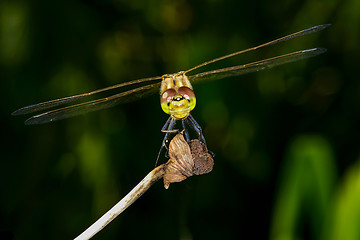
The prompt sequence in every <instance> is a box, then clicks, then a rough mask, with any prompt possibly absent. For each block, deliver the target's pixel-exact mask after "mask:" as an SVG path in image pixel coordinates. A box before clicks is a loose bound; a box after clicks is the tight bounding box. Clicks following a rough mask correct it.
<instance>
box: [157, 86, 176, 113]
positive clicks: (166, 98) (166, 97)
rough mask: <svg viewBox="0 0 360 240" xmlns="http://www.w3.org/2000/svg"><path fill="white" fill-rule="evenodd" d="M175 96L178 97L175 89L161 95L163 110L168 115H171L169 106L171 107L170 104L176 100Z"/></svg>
mask: <svg viewBox="0 0 360 240" xmlns="http://www.w3.org/2000/svg"><path fill="white" fill-rule="evenodd" d="M175 95H176V91H175V89H172V88H171V89H168V90H166V91H165V92H163V94H162V95H161V98H160V104H161V108H162V110H163V111H164V112H165V113H166V114H169V113H170V107H169V105H170V102H171V101H172V100H173V99H174V96H175Z"/></svg>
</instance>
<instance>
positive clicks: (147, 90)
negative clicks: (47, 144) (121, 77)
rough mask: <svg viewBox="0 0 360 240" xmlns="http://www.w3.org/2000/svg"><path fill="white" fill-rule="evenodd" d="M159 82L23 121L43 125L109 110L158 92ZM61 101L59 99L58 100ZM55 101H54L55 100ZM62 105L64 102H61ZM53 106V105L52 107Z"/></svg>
mask: <svg viewBox="0 0 360 240" xmlns="http://www.w3.org/2000/svg"><path fill="white" fill-rule="evenodd" d="M159 87H160V82H158V83H154V84H150V85H146V86H143V87H139V88H135V89H132V90H129V91H126V92H122V93H118V94H115V95H112V96H110V97H105V98H101V99H97V100H93V101H88V102H84V103H79V104H76V105H72V106H68V107H64V108H59V109H55V110H52V111H48V112H45V113H42V114H38V115H35V116H33V117H31V118H29V119H27V120H26V121H25V124H26V125H33V124H43V123H48V122H53V121H57V120H61V119H64V118H69V117H74V116H77V115H81V114H84V113H88V112H93V111H97V110H100V109H105V108H109V107H112V106H115V105H117V104H120V103H127V102H131V101H134V100H136V99H138V98H140V97H145V96H149V95H151V94H154V93H156V92H158V91H159ZM59 100H61V99H59ZM55 101H56V100H55ZM63 103H64V102H63ZM53 106H54V105H53Z"/></svg>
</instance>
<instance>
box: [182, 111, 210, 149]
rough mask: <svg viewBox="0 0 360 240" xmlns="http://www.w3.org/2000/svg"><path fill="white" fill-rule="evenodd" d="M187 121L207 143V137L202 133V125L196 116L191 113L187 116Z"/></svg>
mask: <svg viewBox="0 0 360 240" xmlns="http://www.w3.org/2000/svg"><path fill="white" fill-rule="evenodd" d="M186 122H187V123H188V124H189V125H190V126H191V127H192V129H194V130H195V132H196V133H197V134H198V135H199V139H201V141H202V142H203V143H204V144H205V145H206V141H205V137H204V135H203V134H202V129H201V127H200V125H199V124H198V123H197V122H196V120H195V118H194V117H193V116H191V114H189V116H188V117H187V118H186Z"/></svg>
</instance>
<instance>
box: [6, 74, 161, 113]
mask: <svg viewBox="0 0 360 240" xmlns="http://www.w3.org/2000/svg"><path fill="white" fill-rule="evenodd" d="M160 80H161V77H151V78H143V79H138V80H134V81H129V82H125V83H120V84H117V85H114V86H110V87H106V88H102V89H98V90H95V91H92V92H88V93H82V94H78V95H74V96H70V97H64V98H59V99H55V100H50V101H47V102H43V103H38V104H33V105H30V106H26V107H23V108H20V109H18V110H16V111H14V112H13V113H12V115H22V114H28V113H33V112H37V111H42V110H46V109H50V108H54V107H58V106H61V105H65V104H67V103H70V102H73V101H76V100H79V99H82V98H84V97H88V96H91V95H94V94H97V93H101V92H106V91H109V90H114V89H119V88H122V87H126V86H130V85H136V84H142V83H149V84H150V82H153V81H160ZM114 96H116V95H114ZM139 97H141V96H139ZM113 100H116V98H114V99H113Z"/></svg>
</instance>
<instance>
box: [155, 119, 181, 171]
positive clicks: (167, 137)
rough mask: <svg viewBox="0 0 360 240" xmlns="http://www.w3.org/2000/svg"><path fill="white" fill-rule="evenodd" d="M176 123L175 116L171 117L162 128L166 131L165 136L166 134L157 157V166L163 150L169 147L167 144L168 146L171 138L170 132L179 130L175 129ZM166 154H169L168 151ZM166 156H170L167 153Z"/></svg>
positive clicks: (162, 130)
mask: <svg viewBox="0 0 360 240" xmlns="http://www.w3.org/2000/svg"><path fill="white" fill-rule="evenodd" d="M175 123H176V119H175V118H173V117H169V118H168V120H166V122H165V124H164V126H163V127H162V129H161V132H164V133H165V136H164V139H163V141H162V143H161V147H160V150H159V153H158V156H157V158H156V163H155V166H156V165H157V162H158V160H159V157H160V154H161V152H162V151H163V149H164V148H167V147H166V146H167V143H168V142H169V140H170V134H171V133H176V132H178V130H177V129H174V126H175ZM166 154H167V152H166ZM165 157H168V156H167V155H165Z"/></svg>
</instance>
